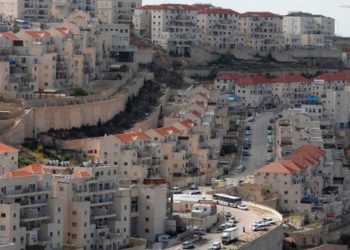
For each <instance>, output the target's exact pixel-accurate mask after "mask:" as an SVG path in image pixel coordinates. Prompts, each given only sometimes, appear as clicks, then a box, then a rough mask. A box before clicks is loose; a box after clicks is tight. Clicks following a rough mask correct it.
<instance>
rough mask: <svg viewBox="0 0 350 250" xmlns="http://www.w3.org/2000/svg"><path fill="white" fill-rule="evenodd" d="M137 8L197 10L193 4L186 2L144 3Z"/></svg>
mask: <svg viewBox="0 0 350 250" xmlns="http://www.w3.org/2000/svg"><path fill="white" fill-rule="evenodd" d="M138 9H142V10H197V8H196V7H195V6H192V5H188V4H159V5H145V6H142V7H140V8H138Z"/></svg>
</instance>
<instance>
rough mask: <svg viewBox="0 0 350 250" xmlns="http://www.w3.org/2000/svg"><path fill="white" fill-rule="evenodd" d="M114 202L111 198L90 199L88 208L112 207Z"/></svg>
mask: <svg viewBox="0 0 350 250" xmlns="http://www.w3.org/2000/svg"><path fill="white" fill-rule="evenodd" d="M113 202H114V199H113V198H109V199H97V198H96V199H92V200H91V202H90V207H95V206H103V205H112V204H113Z"/></svg>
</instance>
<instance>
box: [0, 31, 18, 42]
mask: <svg viewBox="0 0 350 250" xmlns="http://www.w3.org/2000/svg"><path fill="white" fill-rule="evenodd" d="M0 37H5V38H6V39H7V40H12V41H19V40H21V38H19V37H18V36H16V35H15V33H12V32H0Z"/></svg>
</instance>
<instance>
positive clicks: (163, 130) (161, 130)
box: [154, 126, 181, 136]
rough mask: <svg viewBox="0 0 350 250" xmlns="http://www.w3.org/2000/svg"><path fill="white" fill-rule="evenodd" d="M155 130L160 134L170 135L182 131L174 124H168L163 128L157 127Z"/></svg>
mask: <svg viewBox="0 0 350 250" xmlns="http://www.w3.org/2000/svg"><path fill="white" fill-rule="evenodd" d="M154 131H155V132H156V133H157V134H159V135H160V136H168V135H172V134H174V133H175V134H179V133H181V131H180V130H178V129H177V128H175V127H174V126H168V127H162V128H155V129H154Z"/></svg>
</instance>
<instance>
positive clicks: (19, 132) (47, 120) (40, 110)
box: [1, 73, 145, 144]
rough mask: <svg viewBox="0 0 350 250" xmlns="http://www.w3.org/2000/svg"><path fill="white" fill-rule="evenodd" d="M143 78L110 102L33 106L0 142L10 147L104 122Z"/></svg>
mask: <svg viewBox="0 0 350 250" xmlns="http://www.w3.org/2000/svg"><path fill="white" fill-rule="evenodd" d="M144 79H145V75H144V74H141V73H140V74H138V75H137V76H136V77H135V78H134V79H133V80H132V81H129V82H128V83H127V84H126V86H124V87H123V88H121V89H119V91H118V92H117V93H116V94H115V95H113V96H110V97H109V99H105V100H100V101H92V102H86V103H85V102H79V103H77V104H70V105H68V104H67V105H58V106H57V105H48V106H45V105H44V106H41V105H40V106H38V107H34V108H32V109H30V110H28V112H26V114H25V115H24V116H23V117H22V118H21V120H20V121H18V122H17V123H16V124H15V125H14V126H13V127H11V128H10V129H9V130H5V131H3V132H2V135H1V139H2V140H4V141H6V142H8V143H11V144H20V143H22V142H23V141H24V139H25V138H27V137H33V136H36V135H37V134H39V133H43V132H47V131H48V130H49V129H71V128H73V127H80V126H82V125H96V124H97V123H98V122H99V121H101V122H107V121H108V120H110V119H112V118H113V117H114V116H115V115H117V114H118V113H120V112H121V111H123V110H124V108H125V105H126V103H127V101H128V98H129V96H135V95H137V94H138V92H139V90H140V88H141V87H142V86H143V84H144Z"/></svg>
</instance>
